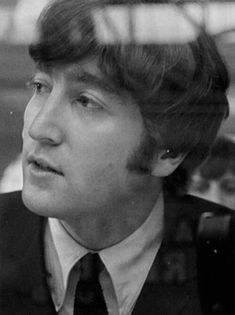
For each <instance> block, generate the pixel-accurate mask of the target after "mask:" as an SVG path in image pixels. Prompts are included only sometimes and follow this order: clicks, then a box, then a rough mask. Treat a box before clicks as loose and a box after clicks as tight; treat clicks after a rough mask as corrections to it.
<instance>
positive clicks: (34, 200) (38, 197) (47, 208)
mask: <svg viewBox="0 0 235 315" xmlns="http://www.w3.org/2000/svg"><path fill="white" fill-rule="evenodd" d="M22 200H23V203H24V205H25V206H26V207H27V209H29V210H30V211H32V212H34V213H35V214H38V215H41V216H45V217H49V216H54V215H53V210H52V203H51V200H48V196H47V198H46V196H43V194H40V193H35V192H32V191H30V190H28V189H24V188H23V190H22Z"/></svg>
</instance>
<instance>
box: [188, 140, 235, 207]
mask: <svg viewBox="0 0 235 315" xmlns="http://www.w3.org/2000/svg"><path fill="white" fill-rule="evenodd" d="M188 192H189V193H190V194H192V195H194V196H198V197H201V198H204V199H207V200H210V201H213V202H216V203H219V204H221V205H224V206H226V207H228V208H231V209H233V210H235V143H234V141H233V140H232V139H230V138H228V137H225V136H223V137H222V136H221V137H219V138H218V139H217V140H216V142H215V144H214V145H213V147H212V150H211V152H210V155H209V157H208V158H207V159H206V161H205V162H204V163H203V164H202V165H201V166H200V167H199V168H198V169H196V170H195V171H194V173H193V174H192V176H191V178H190V180H189V190H188Z"/></svg>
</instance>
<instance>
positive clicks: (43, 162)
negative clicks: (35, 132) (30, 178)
mask: <svg viewBox="0 0 235 315" xmlns="http://www.w3.org/2000/svg"><path fill="white" fill-rule="evenodd" d="M27 161H28V164H29V165H30V164H31V165H33V166H34V167H35V168H37V169H38V170H41V171H45V172H51V173H55V174H57V175H63V173H62V172H61V170H60V169H59V167H57V166H54V165H53V163H51V162H49V161H48V160H47V159H45V158H42V157H36V156H33V155H31V156H29V158H28V159H27Z"/></svg>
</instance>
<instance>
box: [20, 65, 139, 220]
mask: <svg viewBox="0 0 235 315" xmlns="http://www.w3.org/2000/svg"><path fill="white" fill-rule="evenodd" d="M32 85H33V86H34V95H33V96H32V98H31V100H30V102H29V103H28V105H27V108H26V111H25V116H24V129H23V174H24V184H23V200H24V202H25V204H26V205H27V206H28V207H29V209H31V210H32V211H34V212H36V213H39V214H42V215H45V216H54V217H58V218H61V219H66V218H67V217H70V218H72V217H76V216H77V215H80V214H81V213H82V212H87V211H88V212H89V211H90V212H91V213H92V211H97V210H99V211H103V212H104V213H105V211H106V210H107V211H111V210H110V209H111V208H115V207H118V206H119V207H120V205H121V204H122V203H125V201H127V200H128V199H129V198H131V196H132V194H134V193H137V192H138V189H140V187H141V185H142V184H143V182H142V181H143V175H140V174H139V175H138V174H137V173H135V172H130V171H128V168H127V164H128V161H129V160H130V159H131V157H132V156H133V155H134V154H135V152H138V148H139V147H140V146H141V145H142V142H143V138H144V124H143V119H142V116H141V114H140V111H139V109H138V107H137V106H136V105H135V104H134V103H133V102H132V101H131V98H130V96H128V95H126V94H125V93H120V94H119V93H116V92H115V91H113V89H112V87H111V86H109V83H108V82H104V80H103V79H102V76H101V73H100V71H99V69H98V68H97V66H96V62H95V61H86V62H85V61H84V62H81V63H80V64H79V65H76V66H75V65H70V66H68V67H64V68H58V69H56V70H53V71H47V70H38V71H37V72H36V75H35V77H34V80H33V82H32ZM124 94H125V95H124Z"/></svg>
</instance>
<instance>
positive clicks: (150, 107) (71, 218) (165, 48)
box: [1, 0, 228, 315]
mask: <svg viewBox="0 0 235 315" xmlns="http://www.w3.org/2000/svg"><path fill="white" fill-rule="evenodd" d="M108 4H109V2H106V3H105V6H104V3H103V4H102V5H101V6H100V5H99V3H97V2H90V1H85V0H84V1H77V0H62V1H56V2H54V3H53V4H52V5H50V6H49V7H48V8H47V9H46V10H44V12H43V13H42V15H41V17H40V20H39V38H38V41H37V42H36V43H34V44H33V45H31V46H30V49H29V52H30V55H31V57H32V58H33V60H34V61H35V63H36V74H35V77H34V79H33V80H32V82H31V84H30V85H31V86H32V87H33V88H34V94H33V96H32V98H31V100H30V102H29V104H28V106H27V108H26V111H25V116H24V129H23V173H24V184H23V191H22V198H23V203H24V205H23V204H22V202H21V197H20V194H19V193H13V194H10V195H3V196H2V198H1V231H2V232H1V234H2V235H1V256H2V258H1V314H4V315H7V314H11V315H13V314H45V315H46V314H56V313H58V314H63V315H65V314H66V315H67V314H69V315H70V314H112V315H117V314H120V315H127V314H145V313H146V314H159V315H163V314H167V315H170V314H187V315H188V314H195V315H196V314H200V306H199V301H198V297H197V290H196V283H195V281H194V280H195V276H196V274H195V248H194V247H193V243H192V241H193V240H194V237H195V228H196V225H197V220H196V219H194V218H195V216H194V215H195V213H198V214H199V213H200V212H202V211H209V210H211V211H215V212H216V211H226V210H225V209H223V208H221V207H219V206H218V207H217V206H215V205H213V204H210V203H207V202H203V201H199V200H197V199H196V198H191V197H189V196H185V197H183V196H182V197H180V196H177V194H176V188H178V190H180V188H181V187H183V185H184V181H183V179H182V180H180V181H179V174H182V173H184V172H185V170H186V169H188V168H190V169H192V168H194V167H195V166H196V165H198V164H199V163H200V162H201V160H202V159H203V158H204V156H205V155H206V153H207V151H208V150H209V147H210V145H211V143H212V142H213V141H214V138H215V136H216V134H217V131H218V128H219V126H220V124H221V122H222V120H223V119H224V117H226V115H227V114H228V102H227V98H226V95H225V91H226V88H227V86H228V76H227V71H226V68H225V66H224V64H223V62H222V60H221V58H220V56H219V54H218V53H217V50H216V47H215V46H214V44H213V42H212V40H211V39H210V38H209V37H208V36H207V35H206V34H204V33H203V32H202V33H200V34H198V38H196V39H194V40H193V41H192V42H189V43H187V42H186V43H180V44H178V43H175V44H169V43H166V44H161V45H160V44H158V43H151V44H148V43H147V44H146V43H145V44H143V43H138V42H126V41H124V42H123V41H122V40H120V41H119V40H117V41H114V42H113V43H105V42H104V41H102V40H100V39H99V36H97V29H96V26H97V25H96V24H95V18H94V14H96V13H97V12H98V13H99V12H100V10H101V12H102V10H107V11H108V10H112V7H110V6H108ZM116 9H118V8H116ZM128 9H130V7H128ZM108 18H109V16H108ZM111 21H112V19H111ZM109 22H110V21H109ZM99 25H100V24H99ZM110 25H112V24H110ZM114 33H115V32H114ZM202 147H203V150H202ZM179 165H180V166H179ZM176 169H177V170H176ZM175 170H176V171H175ZM171 174H172V176H170V175H171ZM165 177H166V180H165V181H164V185H163V178H165ZM171 177H172V178H171ZM179 182H180V185H179ZM163 186H164V187H165V188H164V189H163ZM177 186H179V187H177ZM163 193H164V196H163ZM29 210H30V211H29ZM176 218H177V220H178V218H183V219H184V221H183V225H182V221H177V220H176ZM176 221H177V222H176ZM184 222H186V223H189V224H188V225H185V224H184ZM191 228H192V229H191ZM185 229H188V230H189V233H188V234H184V233H182V231H184V230H185ZM161 244H162V245H161ZM184 245H186V246H184ZM160 246H161V249H159V248H160ZM87 253H92V254H93V256H96V257H97V255H95V254H97V253H98V256H99V258H100V260H101V261H102V263H101V264H102V268H101V271H100V274H99V276H98V278H99V281H98V283H97V281H96V286H97V288H98V286H101V290H100V289H99V296H100V299H99V301H101V299H102V302H97V304H95V306H94V303H95V302H94V300H95V301H96V299H95V298H94V296H96V293H94V292H92V293H91V292H90V291H89V296H88V293H84V292H82V293H81V292H80V291H81V290H80V283H83V270H84V268H85V269H86V267H84V266H86V265H85V264H83V257H86V254H87ZM96 280H97V278H96ZM93 287H94V286H93ZM90 289H91V290H92V288H90ZM97 291H98V289H97ZM90 294H92V298H90ZM81 295H82V297H83V299H81ZM85 304H87V305H85ZM101 304H102V310H101V306H100V305H101ZM98 306H99V307H100V309H98ZM89 307H90V309H89ZM87 308H88V309H89V310H88V311H87V312H85V310H84V309H87Z"/></svg>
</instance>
